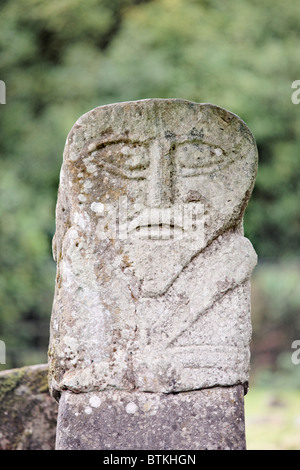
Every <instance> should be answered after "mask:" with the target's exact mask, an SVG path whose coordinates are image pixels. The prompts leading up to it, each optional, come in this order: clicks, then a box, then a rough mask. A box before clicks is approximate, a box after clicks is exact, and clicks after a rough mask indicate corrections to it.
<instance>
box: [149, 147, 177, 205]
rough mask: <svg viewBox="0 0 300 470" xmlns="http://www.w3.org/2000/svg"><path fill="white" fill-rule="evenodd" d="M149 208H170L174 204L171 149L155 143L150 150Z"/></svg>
mask: <svg viewBox="0 0 300 470" xmlns="http://www.w3.org/2000/svg"><path fill="white" fill-rule="evenodd" d="M150 162H151V163H150V174H149V179H148V188H147V189H148V192H147V205H148V207H170V205H171V204H172V172H171V156H170V153H169V149H167V148H165V147H164V146H162V145H159V143H157V142H155V143H153V145H152V146H151V148H150Z"/></svg>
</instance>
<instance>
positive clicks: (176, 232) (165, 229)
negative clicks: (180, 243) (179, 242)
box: [130, 223, 184, 240]
mask: <svg viewBox="0 0 300 470" xmlns="http://www.w3.org/2000/svg"><path fill="white" fill-rule="evenodd" d="M130 234H131V235H132V236H134V237H137V238H140V239H142V240H146V239H149V240H170V239H175V238H181V237H182V236H183V234H184V229H183V227H180V226H178V225H174V224H162V223H160V224H148V225H138V226H137V227H135V229H134V230H132V231H131V232H130Z"/></svg>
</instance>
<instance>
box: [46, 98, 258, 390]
mask: <svg viewBox="0 0 300 470" xmlns="http://www.w3.org/2000/svg"><path fill="white" fill-rule="evenodd" d="M256 167H257V150H256V145H255V142H254V139H253V136H252V134H251V132H250V131H249V129H248V128H247V126H246V125H245V123H244V122H243V121H242V120H241V119H240V118H239V117H237V116H236V115H234V114H232V113H230V112H228V111H226V110H224V109H222V108H219V107H217V106H214V105H210V104H197V103H191V102H188V101H185V100H160V99H154V100H142V101H137V102H127V103H118V104H113V105H107V106H102V107H99V108H96V109H94V110H92V111H90V112H89V113H87V114H85V115H84V116H82V117H81V118H80V119H79V120H78V121H77V122H76V124H75V125H74V127H73V128H72V130H71V132H70V134H69V136H68V138H67V142H66V147H65V151H64V160H63V165H62V169H61V177H60V187H59V196H58V203H57V217H56V235H55V238H54V241H53V252H54V256H55V259H56V261H57V281H56V291H55V299H54V305H53V312H52V320H51V339H50V347H49V365H50V388H51V390H52V393H53V394H57V393H58V394H59V393H61V392H62V391H64V390H70V391H73V392H77V393H79V392H91V391H100V390H110V389H117V390H126V391H130V390H139V391H148V392H158V393H161V392H164V393H172V392H182V391H188V390H196V389H201V388H208V387H214V386H233V385H236V384H242V383H245V382H247V380H248V372H249V342H250V338H251V322H250V288H249V279H250V276H251V272H252V270H253V268H254V266H255V264H256V254H255V252H254V249H253V247H252V245H251V243H250V242H249V240H247V239H246V238H245V237H244V236H243V215H244V211H245V208H246V205H247V202H248V200H249V197H250V195H251V191H252V188H253V185H254V181H255V176H256ZM178 399H179V398H178Z"/></svg>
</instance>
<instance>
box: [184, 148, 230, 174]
mask: <svg viewBox="0 0 300 470" xmlns="http://www.w3.org/2000/svg"><path fill="white" fill-rule="evenodd" d="M176 161H177V168H178V173H179V175H180V176H184V177H186V176H198V175H203V174H210V173H214V172H216V171H218V170H221V169H222V168H224V167H225V166H227V165H228V164H230V163H232V161H233V158H231V159H229V158H228V156H227V155H226V154H225V152H224V150H223V149H221V148H220V147H213V146H211V145H207V144H203V143H189V142H187V143H183V144H180V145H178V147H177V150H176Z"/></svg>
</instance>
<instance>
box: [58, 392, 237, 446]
mask: <svg viewBox="0 0 300 470" xmlns="http://www.w3.org/2000/svg"><path fill="white" fill-rule="evenodd" d="M245 448H246V443H245V424H244V389H243V386H242V385H238V386H234V387H228V388H226V387H216V388H211V389H204V390H198V391H192V392H184V393H176V394H159V393H145V392H126V391H116V390H115V391H104V392H89V393H81V394H74V393H71V392H68V391H66V392H63V393H62V396H61V399H60V402H59V415H58V425H57V437H56V449H57V450H179V449H180V450H204V449H207V450H217V449H219V450H225V449H228V450H244V449H245Z"/></svg>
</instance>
